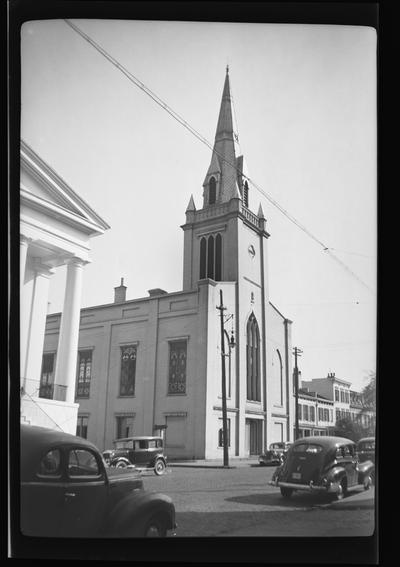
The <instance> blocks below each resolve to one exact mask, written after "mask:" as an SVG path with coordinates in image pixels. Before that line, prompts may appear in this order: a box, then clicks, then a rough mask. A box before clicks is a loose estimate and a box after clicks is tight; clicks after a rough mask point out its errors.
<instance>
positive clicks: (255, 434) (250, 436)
mask: <svg viewBox="0 0 400 567" xmlns="http://www.w3.org/2000/svg"><path fill="white" fill-rule="evenodd" d="M245 451H246V455H248V456H251V455H260V454H261V453H262V420H261V419H246V446H245Z"/></svg>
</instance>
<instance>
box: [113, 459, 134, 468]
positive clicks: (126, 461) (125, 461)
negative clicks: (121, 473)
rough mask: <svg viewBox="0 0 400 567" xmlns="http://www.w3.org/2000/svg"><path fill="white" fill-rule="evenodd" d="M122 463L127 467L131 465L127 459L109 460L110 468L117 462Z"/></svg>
mask: <svg viewBox="0 0 400 567" xmlns="http://www.w3.org/2000/svg"><path fill="white" fill-rule="evenodd" d="M121 461H123V462H124V463H126V465H127V466H130V465H132V463H131V462H130V460H129V459H127V458H126V457H115V458H114V459H111V461H110V467H115V465H116V464H117V463H119V462H121Z"/></svg>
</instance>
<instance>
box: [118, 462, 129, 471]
mask: <svg viewBox="0 0 400 567" xmlns="http://www.w3.org/2000/svg"><path fill="white" fill-rule="evenodd" d="M115 466H116V468H117V469H126V467H127V466H128V465H127V464H126V462H125V461H118V463H117V464H116V465H115Z"/></svg>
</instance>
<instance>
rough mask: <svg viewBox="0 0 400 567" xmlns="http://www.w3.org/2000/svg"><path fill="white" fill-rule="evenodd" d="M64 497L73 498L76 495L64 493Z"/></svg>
mask: <svg viewBox="0 0 400 567" xmlns="http://www.w3.org/2000/svg"><path fill="white" fill-rule="evenodd" d="M64 496H65V498H73V497H74V496H76V494H75V492H65V494H64Z"/></svg>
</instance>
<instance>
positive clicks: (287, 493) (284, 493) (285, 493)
mask: <svg viewBox="0 0 400 567" xmlns="http://www.w3.org/2000/svg"><path fill="white" fill-rule="evenodd" d="M281 494H282V496H283V497H284V498H290V497H291V496H292V494H293V488H286V487H283V486H281Z"/></svg>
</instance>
